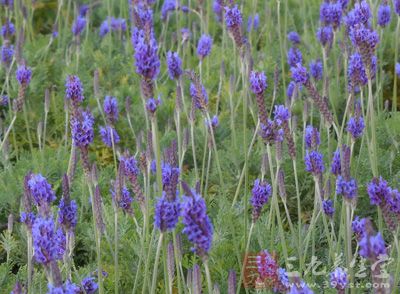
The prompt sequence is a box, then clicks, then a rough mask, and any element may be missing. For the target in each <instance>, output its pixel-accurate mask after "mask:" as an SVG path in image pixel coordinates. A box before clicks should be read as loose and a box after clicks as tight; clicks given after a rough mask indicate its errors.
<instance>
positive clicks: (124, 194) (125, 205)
mask: <svg viewBox="0 0 400 294" xmlns="http://www.w3.org/2000/svg"><path fill="white" fill-rule="evenodd" d="M111 196H112V198H113V200H114V201H115V199H116V193H115V191H114V190H111ZM132 201H133V198H132V196H131V193H130V192H129V190H128V188H126V187H125V186H124V187H122V189H121V195H120V199H118V203H117V204H118V206H119V207H120V208H121V209H123V210H124V211H125V212H128V213H131V212H132V207H131V204H132Z"/></svg>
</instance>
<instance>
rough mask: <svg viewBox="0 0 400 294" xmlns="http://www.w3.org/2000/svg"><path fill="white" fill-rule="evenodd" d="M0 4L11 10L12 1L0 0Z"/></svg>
mask: <svg viewBox="0 0 400 294" xmlns="http://www.w3.org/2000/svg"><path fill="white" fill-rule="evenodd" d="M0 4H1V5H3V6H5V7H8V8H9V9H12V8H13V6H14V0H0Z"/></svg>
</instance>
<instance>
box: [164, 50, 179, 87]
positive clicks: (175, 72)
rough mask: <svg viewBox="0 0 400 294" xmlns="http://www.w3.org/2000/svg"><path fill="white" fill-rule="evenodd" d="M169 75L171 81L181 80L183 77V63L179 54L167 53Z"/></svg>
mask: <svg viewBox="0 0 400 294" xmlns="http://www.w3.org/2000/svg"><path fill="white" fill-rule="evenodd" d="M167 67H168V74H169V78H170V79H171V80H174V79H179V77H180V76H181V75H182V61H181V59H180V58H179V55H178V53H177V52H171V51H168V53H167Z"/></svg>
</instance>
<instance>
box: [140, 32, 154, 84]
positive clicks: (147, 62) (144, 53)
mask: <svg viewBox="0 0 400 294" xmlns="http://www.w3.org/2000/svg"><path fill="white" fill-rule="evenodd" d="M139 32H140V31H139ZM134 48H135V54H134V57H135V66H136V73H138V74H140V75H141V76H143V77H144V78H145V79H148V80H154V79H155V78H156V77H157V76H158V74H159V72H160V59H159V57H158V54H157V51H158V45H157V42H156V40H155V39H154V37H151V38H150V40H146V38H145V37H144V32H142V33H140V34H139V35H138V37H137V39H136V40H135V46H134Z"/></svg>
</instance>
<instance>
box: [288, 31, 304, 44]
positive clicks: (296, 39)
mask: <svg viewBox="0 0 400 294" xmlns="http://www.w3.org/2000/svg"><path fill="white" fill-rule="evenodd" d="M287 38H288V40H289V41H290V42H292V45H298V44H300V42H301V39H300V36H299V34H298V33H297V32H295V31H292V32H289V34H288V35H287Z"/></svg>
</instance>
